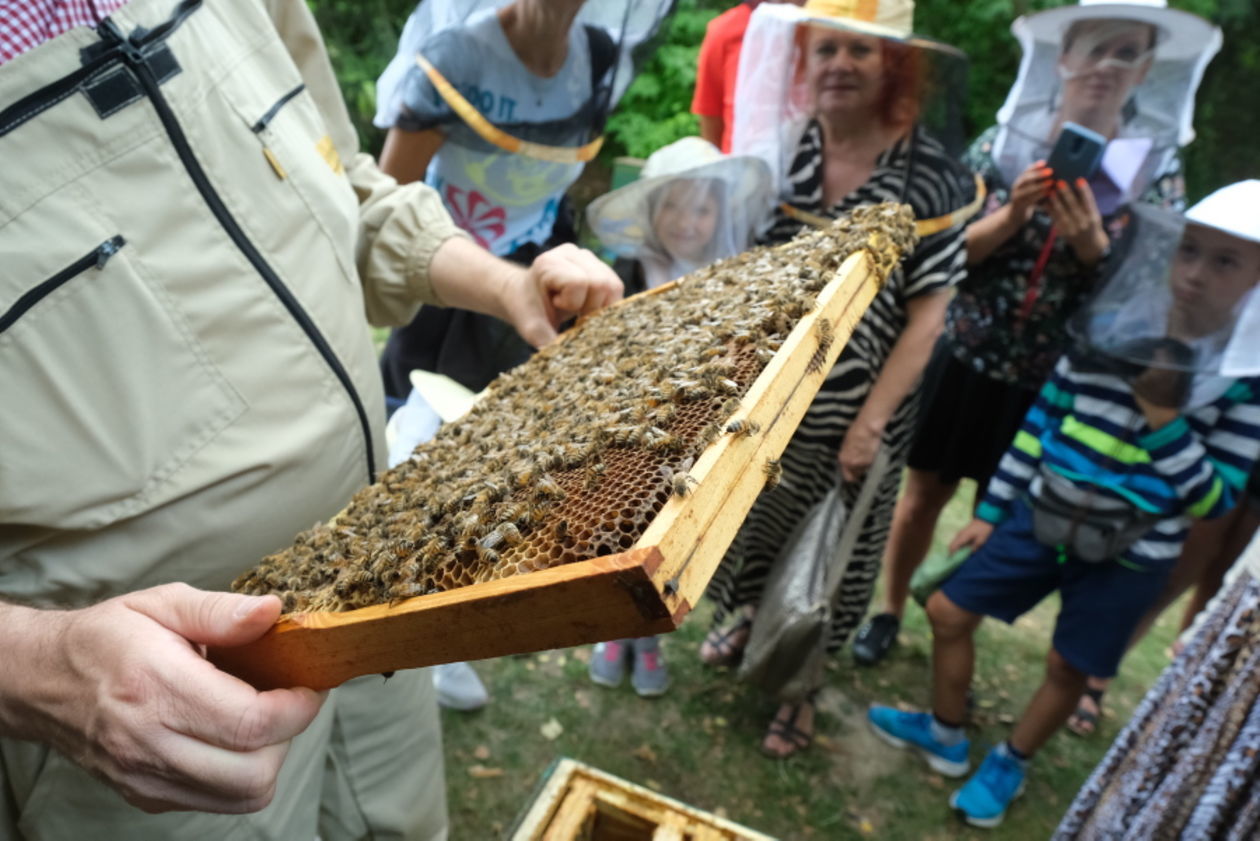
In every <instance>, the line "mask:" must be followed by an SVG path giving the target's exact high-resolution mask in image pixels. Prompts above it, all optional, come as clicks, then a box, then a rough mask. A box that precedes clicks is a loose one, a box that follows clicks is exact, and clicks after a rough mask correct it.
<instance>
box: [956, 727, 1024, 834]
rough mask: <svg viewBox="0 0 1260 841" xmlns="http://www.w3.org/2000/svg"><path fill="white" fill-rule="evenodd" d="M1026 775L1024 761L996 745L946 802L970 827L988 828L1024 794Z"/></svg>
mask: <svg viewBox="0 0 1260 841" xmlns="http://www.w3.org/2000/svg"><path fill="white" fill-rule="evenodd" d="M1027 775H1028V772H1027V771H1026V770H1025V769H1024V765H1023V763H1021V762H1020V761H1019V760H1018V759H1016V758H1015V757H1013V756H1010V755H1008V754H1007V753H1006V752H1005V751H1004V750H1003V749H1002V746H1001V745H998V746H997V747H995V748H993V750H991V751H989V753H988V755H987V756H986V757H985V758H984V762H981V763H980V768H979V770H977V771H976V773H975V774H974V775H973V776H972V778H971V779H970V780H967V783H966V784H965V785H964V786H963V787H962V788H960V789H958V791H956V792H954V793H953V794H951V795H950V797H949V805H950V807H951V808H953V809H954V810H955V811H957V812H958V813H959V815H960V816H961V817H962V819H963V820H965V821H966V822H967V823H969V824H971V825H972V826H980V827H984V828H986V829H991V828H993V827H995V826H997V825H998V824H1000V823H1001V822H1002V818H1003V817H1005V816H1006V810H1007V808H1008V807H1010V805H1011V801H1013V800H1014V799H1015V798H1016V797H1019V796H1020V795H1021V794H1023V793H1024V778H1025V777H1026V776H1027Z"/></svg>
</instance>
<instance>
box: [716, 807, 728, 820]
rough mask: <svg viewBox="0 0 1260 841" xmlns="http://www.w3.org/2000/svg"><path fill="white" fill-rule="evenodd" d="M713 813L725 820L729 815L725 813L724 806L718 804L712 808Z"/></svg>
mask: <svg viewBox="0 0 1260 841" xmlns="http://www.w3.org/2000/svg"><path fill="white" fill-rule="evenodd" d="M713 814H715V815H717V816H718V817H719V818H721V819H722V820H726V819H727V818H729V817H730V815H729V814H727V811H726V807H725V806H719V807H717V808H716V809H714V810H713Z"/></svg>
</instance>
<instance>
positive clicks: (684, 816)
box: [508, 759, 775, 841]
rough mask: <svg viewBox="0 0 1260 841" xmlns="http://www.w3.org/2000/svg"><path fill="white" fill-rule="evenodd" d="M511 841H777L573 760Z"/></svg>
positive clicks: (550, 779) (552, 777) (556, 774)
mask: <svg viewBox="0 0 1260 841" xmlns="http://www.w3.org/2000/svg"><path fill="white" fill-rule="evenodd" d="M508 839H509V841H629V840H630V839H644V841H647V839H651V841H775V839H773V838H771V837H770V836H769V835H763V834H762V833H760V832H756V831H754V830H751V829H748V828H747V827H743V826H740V825H739V824H736V823H732V822H731V821H728V820H725V819H723V818H719V817H718V816H717V815H713V814H710V813H708V812H702V811H700V810H699V809H695V808H692V807H691V806H688V805H686V804H684V803H680V802H679V801H677V800H674V799H672V798H669V797H663V796H662V795H659V794H657V793H655V792H653V791H649V790H648V789H646V788H643V787H642V786H637V785H635V784H634V783H631V782H627V781H626V780H623V779H621V778H620V777H614V776H613V775H611V774H606V773H604V772H603V771H599V770H597V769H595V768H592V767H590V766H589V765H585V764H583V763H581V762H577V761H575V760H572V759H561V760H559V761H558V762H556V763H555V764H554V765H553V766H552V767H551V769H550V771H549V772H548V774H547V776H546V778H545V779H544V780H543V782H542V784H541V785H540V786H539V789H538V792H537V794H536V795H535V797H534V799H533V801H532V802H531V803H530V804H529V807H528V808H527V810H526V812H525V813H524V814H523V815H522V816H521V818H520V820H519V821H518V822H517V824H516V827H515V828H514V830H513V831H512V833H511V835H509V836H508Z"/></svg>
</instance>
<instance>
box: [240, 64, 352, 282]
mask: <svg viewBox="0 0 1260 841" xmlns="http://www.w3.org/2000/svg"><path fill="white" fill-rule="evenodd" d="M277 50H279V51H280V52H281V54H279V55H272V53H273V52H275V51H277ZM218 95H219V96H220V97H222V100H223V101H224V102H225V103H226V105H227V107H228V109H229V110H230V111H231V112H233V113H234V114H235V121H237V122H238V126H239V127H238V128H237V131H240V132H243V133H248V134H251V135H253V139H252V140H249V141H246V142H245V143H244V144H243V146H242V148H243V149H245V150H246V151H245V152H244V154H243V159H242V160H239V161H236V162H234V167H235V168H238V169H239V170H240V173H241V175H242V176H243V178H242V179H240V184H241V185H242V186H245V187H246V188H247V189H248V190H249V199H248V204H249V205H253V206H256V207H257V212H258V213H259V214H262V213H265V214H266V216H267V219H268V220H274V219H276V218H286V217H288V218H294V219H304V220H313V221H314V222H315V224H314V225H310V224H305V222H304V223H303V224H302V225H301V226H293V227H292V228H291V229H290V230H288V231H287V233H286V235H285V238H284V239H283V240H278V241H275V242H271V243H268V250H269V251H271V253H273V254H276V255H278V257H279V258H280V259H281V260H282V261H284V260H289V259H292V260H294V261H295V262H299V263H305V264H306V265H309V261H310V260H311V257H312V255H320V254H324V255H327V256H328V257H331V260H325V261H324V262H325V263H335V264H336V266H337V268H338V269H339V270H340V272H341V275H342V277H343V278H344V279H345V280H346V281H347V282H351V283H355V284H357V283H358V274H357V271H356V268H355V260H354V248H355V245H356V241H357V237H358V229H357V220H358V213H359V205H358V199H357V197H356V196H355V194H354V190H353V188H352V187H351V186H350V181H349V179H348V178H347V177H346V174H345V169H344V163H343V162H342V160H341V158H340V156H339V155H338V152H337V149H336V147H335V145H334V144H333V141H332V138H331V137H330V136H329V134H328V130H327V128H326V126H325V124H324V121H323V118H322V116H321V114H320V111H319V108H318V107H317V106H316V105H315V101H314V100H313V99H312V97H311V94H310V93H309V92H308V91H307V90H306V88H305V85H303V84H302V83H301V78H300V77H299V76H298V75H297V73H296V72H295V71H293V70H292V68H291V66H289V59H288V55H287V53H283V47H281V46H280V45H279V44H278V43H273V44H269V45H267V46H266V47H264V48H263V49H261V50H260V51H259V52H258V53H257V54H255V55H254V56H252V57H251V58H250V59H249V60H247V61H245V62H243V63H242V64H241V65H240V66H239V67H237V68H235V69H234V70H233V72H232V73H230V74H229V75H228V77H227V78H225V79H224V80H223V82H222V84H221V85H220V86H219V88H218ZM253 148H256V149H257V151H256V152H255V151H252V150H253ZM267 187H270V189H268V188H267ZM295 202H297V203H300V205H301V207H300V210H301V213H300V214H295V213H294V212H293V203H295ZM244 212H246V213H248V212H249V211H248V210H245V211H244ZM259 227H260V229H261V228H263V227H264V226H259ZM258 235H259V236H263V234H261V233H259V234H258ZM329 268H331V265H330V266H329Z"/></svg>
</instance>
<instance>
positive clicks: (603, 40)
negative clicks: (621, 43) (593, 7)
mask: <svg viewBox="0 0 1260 841" xmlns="http://www.w3.org/2000/svg"><path fill="white" fill-rule="evenodd" d="M583 28H584V29H585V30H586V41H587V43H588V44H589V45H590V47H591V91H592V92H594V91H596V90H598V89H599V83H600V80H601V79H603V78H604V74H605V73H607V72H608V71H609V69H611V68H612V66H613V62H614V61H616V59H617V45H616V44H614V43H613V39H612V36H611V35H609V34H608V30H606V29H603V28H601V27H598V26H594V25H592V24H589V23H587V24H583Z"/></svg>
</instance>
